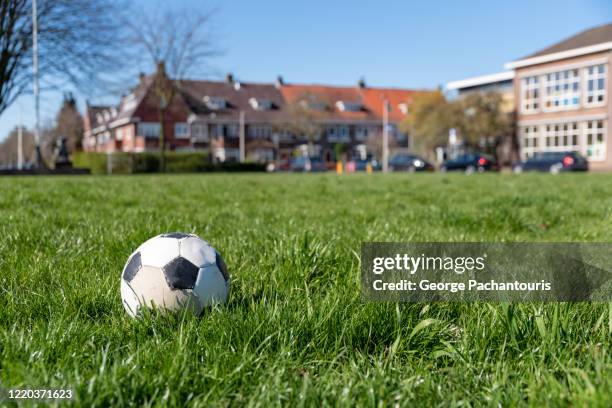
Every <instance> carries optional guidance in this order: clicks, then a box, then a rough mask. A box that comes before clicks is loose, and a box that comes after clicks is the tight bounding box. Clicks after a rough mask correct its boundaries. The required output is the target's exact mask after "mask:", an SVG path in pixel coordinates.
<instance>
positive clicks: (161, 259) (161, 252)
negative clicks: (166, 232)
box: [138, 235, 179, 268]
mask: <svg viewBox="0 0 612 408" xmlns="http://www.w3.org/2000/svg"><path fill="white" fill-rule="evenodd" d="M138 251H139V252H140V262H141V264H142V265H143V266H156V267H158V268H161V267H163V266H164V265H166V264H167V263H169V262H170V261H172V260H173V259H174V258H176V257H178V256H179V240H178V239H176V238H167V237H164V236H161V235H159V236H157V237H155V238H151V239H150V240H148V241H147V242H145V243H144V244H142V245H141V246H140V248H139V249H138Z"/></svg>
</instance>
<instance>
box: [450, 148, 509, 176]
mask: <svg viewBox="0 0 612 408" xmlns="http://www.w3.org/2000/svg"><path fill="white" fill-rule="evenodd" d="M491 170H498V168H497V163H496V162H495V159H493V157H491V156H489V155H487V154H483V153H467V154H464V155H461V156H459V157H457V158H455V159H450V160H446V161H445V162H444V163H442V166H441V167H440V171H442V172H446V171H464V172H465V173H466V174H471V173H474V172H479V173H483V172H485V171H491Z"/></svg>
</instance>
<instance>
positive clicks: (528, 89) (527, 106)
mask: <svg viewBox="0 0 612 408" xmlns="http://www.w3.org/2000/svg"><path fill="white" fill-rule="evenodd" d="M521 87H522V89H521V95H522V100H521V104H522V105H521V106H522V110H523V112H534V111H536V110H538V108H539V107H540V105H539V104H540V102H539V98H540V82H539V80H538V77H536V76H532V77H526V78H523V80H522V81H521Z"/></svg>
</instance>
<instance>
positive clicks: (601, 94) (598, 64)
mask: <svg viewBox="0 0 612 408" xmlns="http://www.w3.org/2000/svg"><path fill="white" fill-rule="evenodd" d="M611 61H612V24H606V25H603V26H599V27H595V28H592V29H589V30H586V31H583V32H581V33H579V34H577V35H575V36H573V37H570V38H567V39H565V40H563V41H561V42H559V43H557V44H554V45H552V46H550V47H548V48H545V49H543V50H541V51H538V52H536V53H534V54H531V55H529V56H527V57H525V58H522V59H520V60H517V61H513V62H510V63H508V64H506V68H508V69H514V70H515V72H516V79H515V83H514V91H515V98H516V100H517V125H518V131H519V141H520V144H521V156H522V157H523V158H527V157H530V156H532V155H533V154H535V153H538V152H556V151H570V150H571V151H579V152H581V153H582V154H584V155H585V156H587V157H588V159H589V162H590V165H591V168H592V169H602V170H603V169H606V170H612V147H611V143H610V125H609V123H610V122H609V121H610V117H611V116H612V104H610V102H609V98H610V93H611V92H612V87H611V85H610V82H611V81H610V63H611Z"/></svg>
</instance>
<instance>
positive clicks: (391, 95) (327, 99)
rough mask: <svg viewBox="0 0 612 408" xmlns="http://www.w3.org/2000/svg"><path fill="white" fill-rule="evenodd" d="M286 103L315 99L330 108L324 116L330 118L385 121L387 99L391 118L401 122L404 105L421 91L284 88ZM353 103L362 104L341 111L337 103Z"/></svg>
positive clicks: (332, 87)
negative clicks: (357, 109) (384, 111)
mask: <svg viewBox="0 0 612 408" xmlns="http://www.w3.org/2000/svg"><path fill="white" fill-rule="evenodd" d="M280 91H281V93H282V94H283V97H284V99H285V101H286V102H287V103H288V104H291V103H298V102H299V101H300V100H304V99H314V100H316V101H317V102H324V103H325V104H326V106H327V110H326V111H325V116H326V118H327V119H331V118H338V119H345V120H355V119H360V120H382V117H383V105H384V100H387V101H388V102H389V105H390V107H391V111H390V113H389V119H390V120H391V121H395V122H399V121H401V120H403V119H404V118H405V114H404V113H403V112H402V111H401V110H400V108H399V105H400V104H401V103H407V104H410V102H411V101H412V97H413V95H414V94H416V93H418V92H421V91H415V90H408V89H396V88H371V87H358V86H355V87H339V86H327V85H296V84H289V85H283V86H281V88H280ZM339 101H343V102H349V103H351V102H354V103H360V104H361V105H362V110H360V111H358V112H351V111H341V110H339V109H338V108H337V106H336V103H337V102H339Z"/></svg>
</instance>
